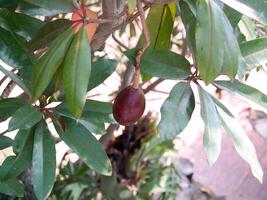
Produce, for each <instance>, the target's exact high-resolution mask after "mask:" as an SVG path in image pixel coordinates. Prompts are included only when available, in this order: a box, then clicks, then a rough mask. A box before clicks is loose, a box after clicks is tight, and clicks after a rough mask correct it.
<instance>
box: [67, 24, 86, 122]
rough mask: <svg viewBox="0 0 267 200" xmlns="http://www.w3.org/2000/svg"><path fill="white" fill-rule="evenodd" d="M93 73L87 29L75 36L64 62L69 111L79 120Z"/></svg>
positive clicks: (81, 30)
mask: <svg viewBox="0 0 267 200" xmlns="http://www.w3.org/2000/svg"><path fill="white" fill-rule="evenodd" d="M90 73H91V48H90V44H89V40H88V37H87V32H86V29H85V28H82V29H80V31H79V32H78V33H77V34H76V35H75V37H74V39H73V41H72V43H71V45H70V48H69V50H68V53H67V55H66V58H65V61H64V70H63V81H64V90H65V94H66V98H67V106H68V109H69V110H70V111H71V112H72V113H73V114H74V116H75V117H77V118H79V117H80V116H81V114H82V111H83V107H84V105H85V101H86V93H87V86H88V83H89V78H90Z"/></svg>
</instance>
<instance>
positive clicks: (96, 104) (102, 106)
mask: <svg viewBox="0 0 267 200" xmlns="http://www.w3.org/2000/svg"><path fill="white" fill-rule="evenodd" d="M84 111H92V112H100V113H107V114H110V113H112V104H111V103H109V102H103V101H95V100H87V101H86V103H85V106H84Z"/></svg>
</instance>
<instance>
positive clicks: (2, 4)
mask: <svg viewBox="0 0 267 200" xmlns="http://www.w3.org/2000/svg"><path fill="white" fill-rule="evenodd" d="M17 2H18V0H9V1H5V0H0V8H8V9H15V8H16V7H17Z"/></svg>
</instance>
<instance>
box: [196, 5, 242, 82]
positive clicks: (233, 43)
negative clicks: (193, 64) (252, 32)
mask: <svg viewBox="0 0 267 200" xmlns="http://www.w3.org/2000/svg"><path fill="white" fill-rule="evenodd" d="M195 34H196V36H195V37H196V59H197V63H198V67H199V71H200V75H201V78H202V79H203V80H204V81H205V83H206V84H209V83H210V82H211V81H213V80H214V79H215V78H216V77H217V76H218V75H220V74H226V75H228V76H229V77H230V78H234V77H235V75H236V73H237V70H238V67H239V62H240V60H241V57H242V56H241V53H240V49H239V46H238V42H237V40H236V37H235V34H234V31H233V28H232V26H231V24H230V22H229V20H228V18H227V17H226V16H225V14H224V12H223V11H222V9H221V8H220V7H219V6H218V5H217V4H216V3H215V2H214V1H212V0H202V1H199V3H198V7H197V26H196V33H195ZM229 49H231V51H229Z"/></svg>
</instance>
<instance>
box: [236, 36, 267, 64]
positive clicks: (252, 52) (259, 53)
mask: <svg viewBox="0 0 267 200" xmlns="http://www.w3.org/2000/svg"><path fill="white" fill-rule="evenodd" d="M240 48H241V52H242V54H243V56H244V57H245V59H246V63H247V64H248V66H249V69H253V68H255V67H258V66H261V65H264V64H266V63H267V56H266V55H267V37H266V36H265V37H260V38H257V39H255V40H250V41H247V42H244V43H242V44H241V45H240Z"/></svg>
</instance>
